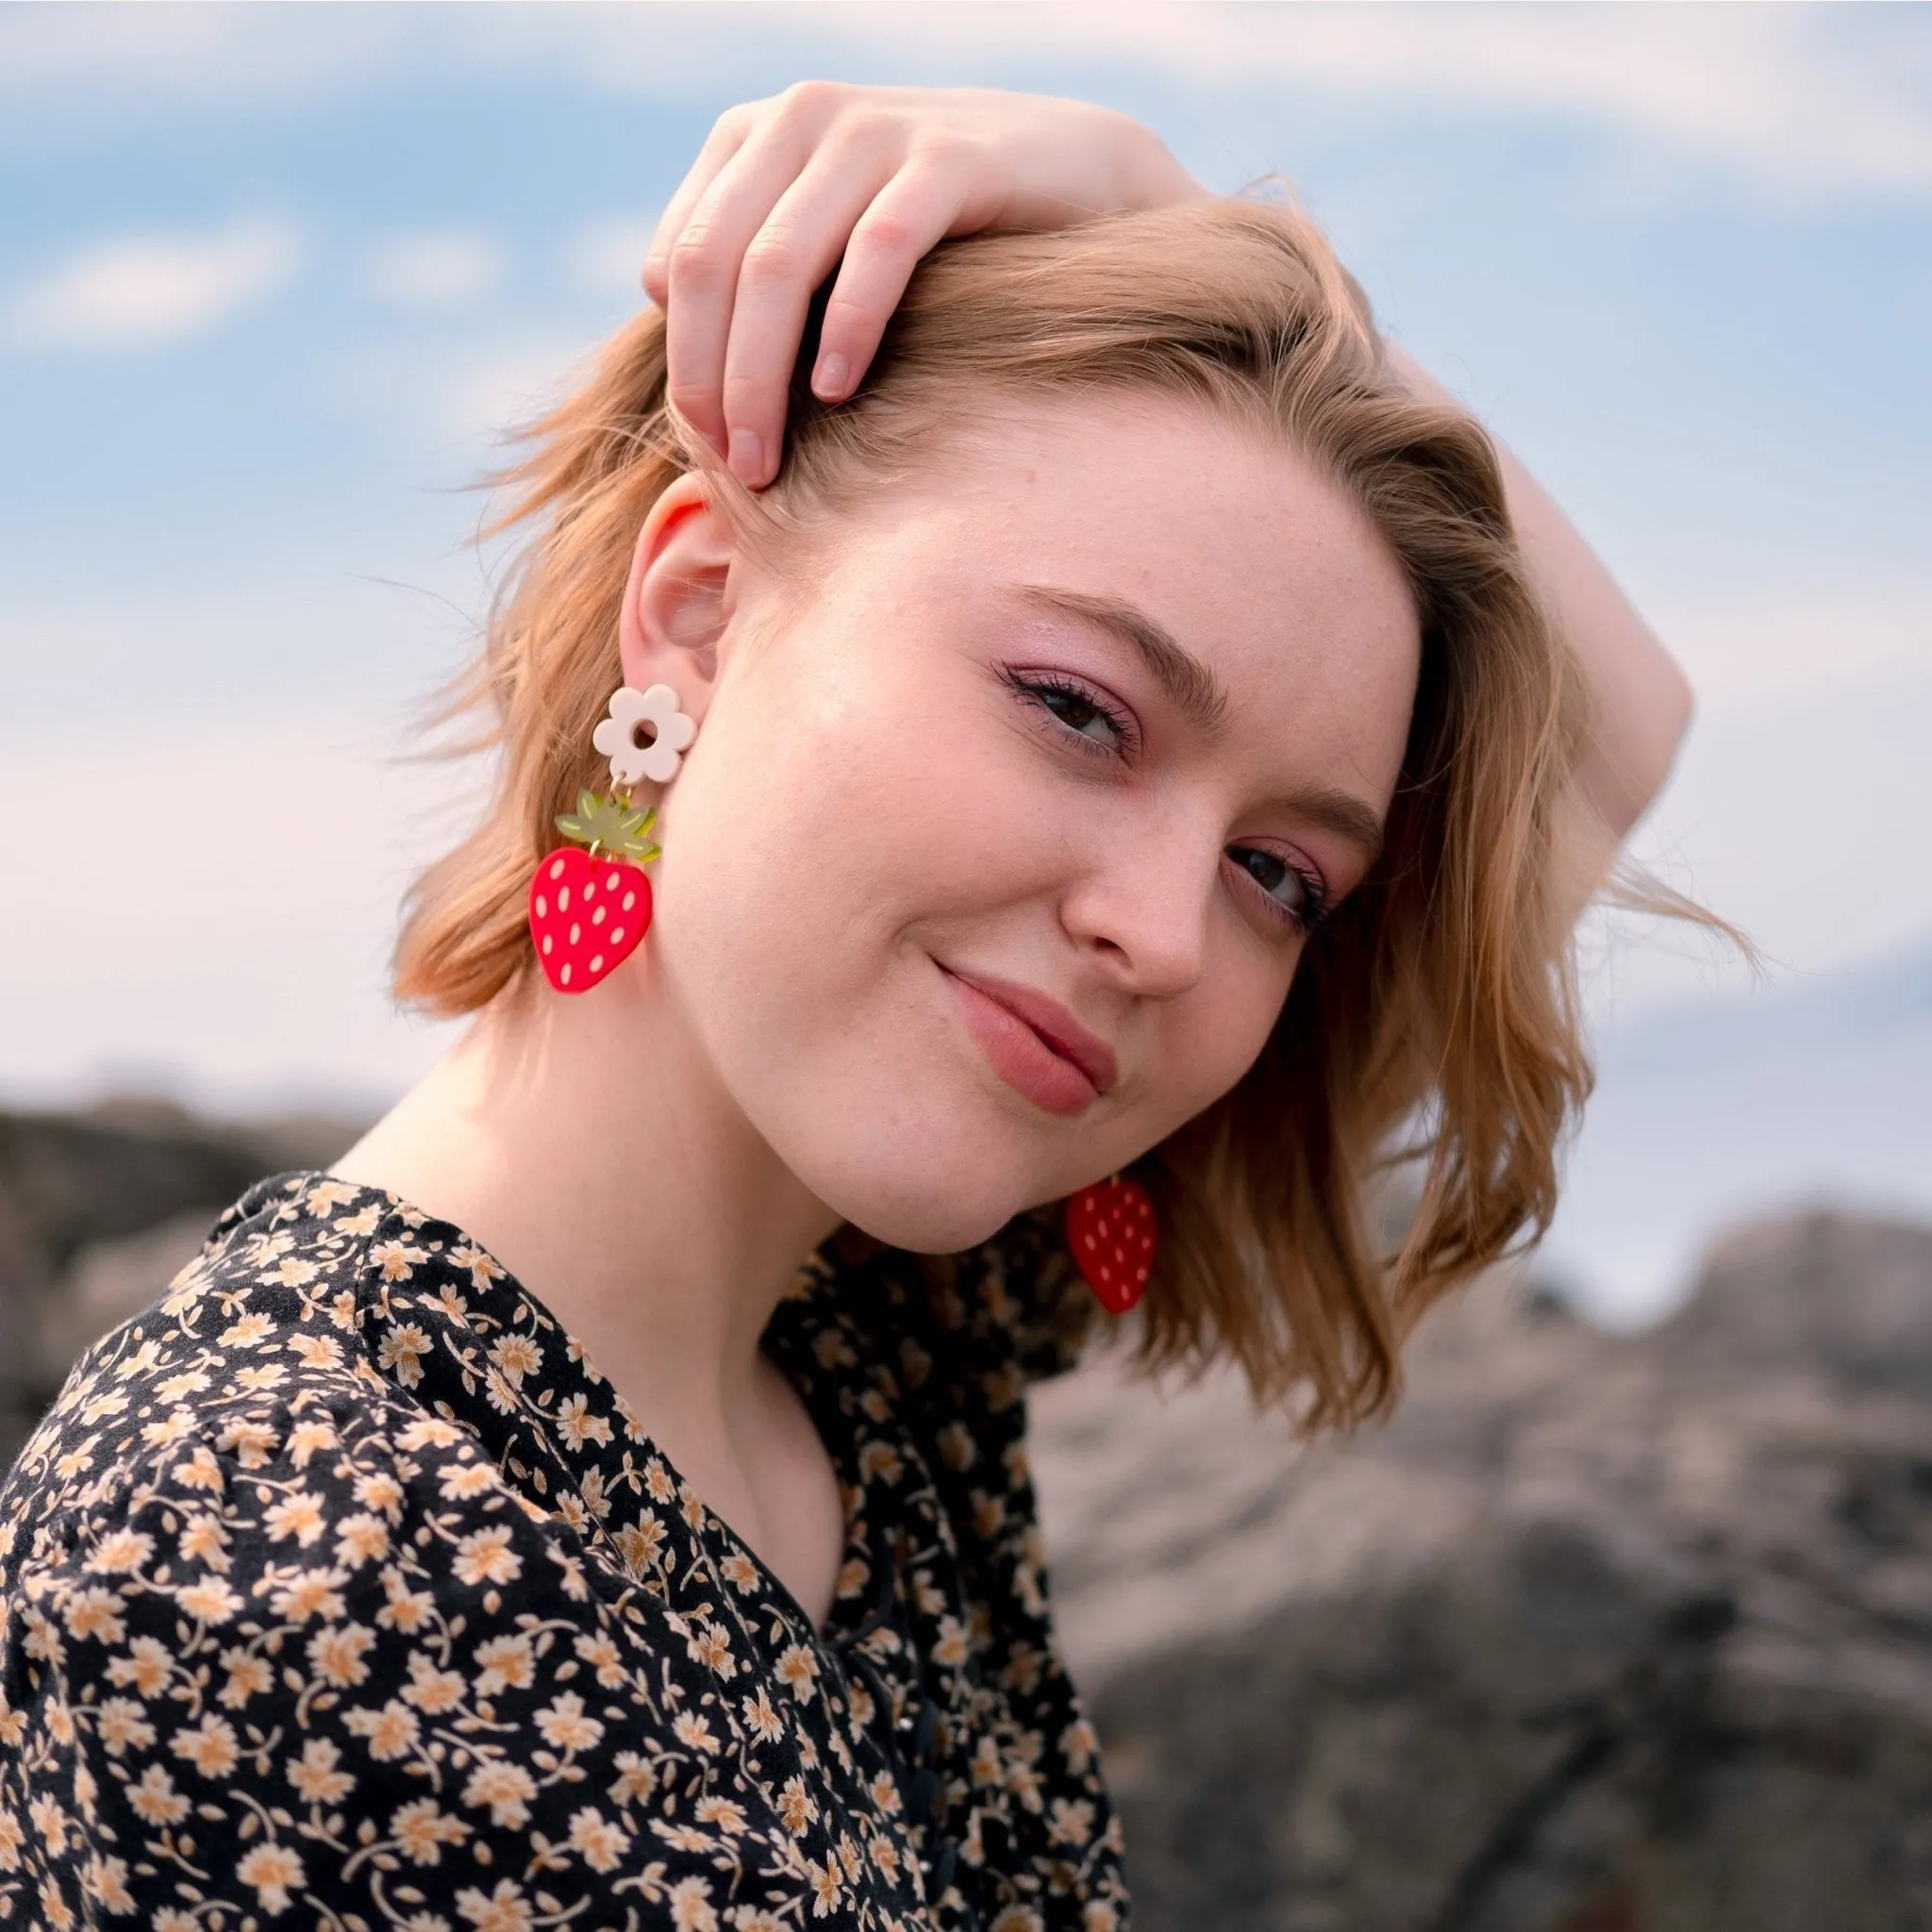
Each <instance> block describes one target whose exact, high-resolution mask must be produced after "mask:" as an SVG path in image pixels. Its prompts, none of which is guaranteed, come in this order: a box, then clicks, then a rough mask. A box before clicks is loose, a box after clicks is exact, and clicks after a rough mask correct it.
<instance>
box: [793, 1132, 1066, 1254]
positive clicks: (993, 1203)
mask: <svg viewBox="0 0 1932 1932" xmlns="http://www.w3.org/2000/svg"><path fill="white" fill-rule="evenodd" d="M920 1138H922V1139H923V1138H924V1137H920ZM886 1139H887V1141H888V1142H889V1144H886V1145H879V1144H877V1143H873V1144H871V1145H854V1144H849V1143H848V1144H847V1145H846V1146H845V1147H842V1148H840V1149H837V1150H833V1149H829V1148H827V1147H825V1146H824V1142H823V1140H821V1142H820V1144H819V1145H818V1146H817V1147H815V1148H814V1149H813V1150H812V1153H811V1155H810V1156H808V1157H807V1158H804V1159H803V1160H801V1161H800V1162H799V1163H797V1164H796V1165H794V1166H793V1167H792V1172H793V1173H794V1174H797V1175H798V1177H799V1179H800V1180H802V1181H803V1182H804V1183H805V1184H806V1186H807V1187H808V1188H809V1189H810V1190H811V1191H812V1192H813V1193H814V1194H816V1195H817V1196H818V1198H819V1199H820V1200H822V1201H823V1202H824V1204H825V1206H826V1207H827V1208H831V1209H832V1211H833V1212H834V1213H836V1214H838V1215H839V1216H840V1217H841V1219H842V1220H845V1221H848V1222H850V1223H851V1224H852V1225H853V1226H855V1227H857V1228H858V1229H859V1230H860V1231H861V1232H863V1233H865V1234H869V1235H870V1236H872V1238H873V1239H874V1241H884V1242H885V1243H886V1244H887V1245H888V1246H889V1247H894V1248H906V1249H908V1250H909V1251H910V1252H912V1253H913V1254H918V1255H953V1254H958V1253H959V1252H960V1251H961V1250H962V1249H965V1248H971V1247H976V1246H977V1245H978V1244H979V1243H980V1242H981V1241H989V1240H991V1238H992V1236H994V1235H996V1234H997V1233H998V1232H999V1231H1000V1229H1001V1228H1003V1227H1004V1226H1005V1225H1006V1224H1007V1223H1008V1222H1009V1221H1010V1220H1012V1218H1013V1217H1014V1215H1016V1214H1018V1213H1021V1212H1023V1211H1024V1209H1025V1208H1030V1207H1033V1206H1034V1205H1035V1204H1036V1203H1038V1202H1040V1201H1041V1200H1045V1199H1048V1198H1050V1197H1051V1194H1052V1191H1053V1190H1052V1188H1051V1186H1050V1184H1048V1183H1046V1182H1044V1181H1042V1180H1041V1178H1040V1177H1039V1176H1038V1175H1037V1174H1030V1173H1027V1172H1024V1171H1023V1167H1022V1164H1021V1163H1020V1162H1017V1161H1016V1160H1015V1159H1014V1158H1012V1155H1011V1153H1010V1151H1008V1152H1007V1153H1005V1154H1004V1155H1002V1154H1001V1153H998V1152H995V1151H992V1150H990V1149H987V1148H985V1147H984V1146H981V1147H979V1148H976V1149H974V1150H972V1151H968V1150H967V1149H965V1148H961V1147H958V1146H950V1147H949V1146H946V1145H943V1144H938V1145H935V1144H932V1143H931V1142H930V1141H928V1143H927V1144H926V1145H925V1146H924V1147H920V1146H917V1145H912V1146H908V1144H907V1140H906V1138H905V1137H896V1136H889V1137H886ZM828 1156H829V1157H830V1158H827V1157H828Z"/></svg>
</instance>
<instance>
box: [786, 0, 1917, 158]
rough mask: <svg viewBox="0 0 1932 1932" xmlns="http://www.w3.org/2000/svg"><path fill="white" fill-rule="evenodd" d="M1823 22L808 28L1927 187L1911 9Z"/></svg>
mask: <svg viewBox="0 0 1932 1932" xmlns="http://www.w3.org/2000/svg"><path fill="white" fill-rule="evenodd" d="M1841 11H1842V9H1838V8H1832V7H1828V6H1825V7H1816V6H1814V7H1628V6H1624V7H1616V6H1595V7H1575V6H1572V7H1524V6H1513V5H1512V6H1459V5H1428V4H1424V5H1412V6H1309V7H1304V6H1272V5H1188V4H1172V0H1167V4H1153V0H1150V4H1142V5H1137V6H1129V7H1120V6H1112V5H1091V4H1054V0H1031V4H1028V5H1025V6H1024V7H1016V8H1005V7H1000V8H976V7H925V6H907V7H896V8H874V7H864V6H833V7H827V8H824V10H823V14H822V18H823V19H824V22H825V24H826V25H840V24H842V25H845V26H846V28H847V30H848V31H849V32H851V33H853V34H854V35H855V36H857V35H858V34H861V33H863V34H866V35H868V36H872V37H874V38H877V37H884V38H887V39H890V40H891V41H895V42H898V43H899V44H901V45H902V46H905V45H909V46H915V47H919V48H921V49H924V50H925V51H927V52H929V53H931V54H934V55H945V56H949V57H951V58H955V59H956V60H957V59H959V58H970V57H972V56H973V55H974V54H978V53H984V52H986V51H990V50H991V49H993V48H998V49H1000V50H1002V51H1009V52H1011V51H1019V50H1021V49H1023V48H1024V49H1025V50H1026V51H1028V52H1032V53H1036V54H1053V55H1058V56H1073V57H1085V58H1106V59H1108V60H1109V61H1118V60H1121V59H1127V60H1132V61H1135V62H1137V63H1140V64H1144V65H1146V66H1148V67H1150V68H1154V69H1157V70H1158V71H1159V72H1161V73H1163V74H1166V75H1172V76H1174V77H1175V78H1186V79H1189V80H1192V81H1196V82H1204V83H1208V84H1210V85H1213V86H1217V87H1249V88H1251V87H1254V86H1256V85H1266V84H1267V83H1269V82H1271V81H1273V82H1280V83H1285V84H1288V85H1302V86H1314V87H1321V88H1324V89H1333V90H1339V91H1341V92H1345V93H1347V94H1350V95H1354V96H1356V97H1358V98H1367V97H1374V96H1382V97H1385V98H1391V97H1392V98H1396V99H1412V100H1424V101H1440V102H1443V103H1446V104H1450V105H1457V104H1465V105H1473V106H1478V107H1486V108H1515V109H1524V110H1529V111H1532V112H1539V113H1552V114H1577V113H1580V114H1584V115H1587V116H1589V117H1591V118H1592V119H1594V120H1596V121H1598V122H1600V123H1603V124H1605V125H1610V126H1621V127H1623V128H1624V130H1625V131H1626V132H1628V133H1631V134H1635V135H1638V136H1641V137H1645V138H1648V139H1652V140H1657V141H1661V142H1666V143H1668V144H1670V145H1672V146H1674V147H1678V148H1683V149H1690V150H1693V151H1697V152H1700V153H1702V154H1704V155H1706V156H1707V157H1709V158H1712V159H1716V160H1720V161H1724V162H1726V163H1729V164H1731V165H1733V166H1736V167H1739V168H1740V169H1742V170H1743V171H1744V172H1746V173H1748V174H1752V175H1759V176H1762V177H1765V178H1768V179H1772V180H1775V181H1778V182H1780V183H1787V184H1789V183H1793V182H1804V183H1807V184H1809V185H1810V186H1812V187H1814V188H1818V187H1828V186H1838V187H1854V186H1857V187H1867V188H1894V189H1899V188H1903V189H1914V190H1921V191H1923V190H1924V189H1927V188H1932V91H1928V89H1927V87H1926V81H1927V78H1928V76H1932V32H1928V31H1927V28H1926V25H1925V21H1924V17H1923V16H1921V17H1920V18H1918V19H1916V20H1915V19H1913V18H1912V17H1911V16H1912V15H1914V14H1916V13H1917V12H1918V9H1916V8H1901V9H1898V12H1899V15H1900V16H1901V17H1900V18H1898V19H1896V20H1894V21H1891V22H1890V23H1887V22H1884V21H1872V20H1870V19H1869V17H1868V19H1867V20H1866V21H1863V22H1859V21H1857V20H1856V19H1855V20H1854V21H1853V22H1852V23H1850V24H1848V23H1847V22H1846V21H1844V20H1843V19H1840V18H1838V17H1836V16H1838V15H1839V14H1840V12H1841ZM1855 11H1856V10H1855Z"/></svg>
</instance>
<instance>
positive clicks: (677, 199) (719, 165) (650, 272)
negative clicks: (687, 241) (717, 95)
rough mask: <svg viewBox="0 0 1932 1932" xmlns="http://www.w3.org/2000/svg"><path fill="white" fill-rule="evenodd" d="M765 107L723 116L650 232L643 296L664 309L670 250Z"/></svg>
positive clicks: (757, 104) (752, 105) (759, 104)
mask: <svg viewBox="0 0 1932 1932" xmlns="http://www.w3.org/2000/svg"><path fill="white" fill-rule="evenodd" d="M764 106H765V103H763V102H761V101H754V102H752V103H750V104H749V105H748V106H746V107H742V108H731V109H729V110H728V111H727V112H725V113H723V114H720V115H719V116H718V118H717V120H716V121H714V122H713V123H712V124H711V131H710V133H709V134H708V135H707V136H706V137H705V144H704V146H703V147H701V148H700V149H699V150H698V158H697V159H696V160H694V161H693V162H692V163H691V166H690V168H689V169H687V170H686V172H685V176H684V179H683V180H682V181H680V182H679V183H678V184H677V192H676V193H675V194H674V195H673V196H672V197H671V199H670V200H669V201H668V202H666V203H665V205H664V212H663V213H662V214H660V215H659V216H658V225H657V226H656V227H655V228H653V229H652V231H651V245H650V248H649V250H648V251H647V253H646V254H645V257H644V272H643V282H644V292H645V293H646V294H647V295H648V296H650V298H651V300H652V301H653V302H655V303H657V305H658V308H663V306H664V303H665V299H666V297H667V295H668V294H669V292H670V276H671V246H672V243H673V242H675V241H676V240H677V238H678V237H679V236H680V235H681V234H683V233H684V229H685V225H686V223H688V222H689V221H690V220H691V210H692V209H693V208H696V207H697V205H698V201H699V199H700V197H701V196H702V195H703V194H704V192H705V191H706V190H707V189H708V188H709V187H710V185H711V183H712V182H714V181H715V180H716V179H717V178H718V176H719V175H721V174H722V173H723V172H724V167H725V165H726V163H728V162H729V161H730V160H731V158H732V157H733V156H735V155H736V154H737V153H738V151H739V149H740V148H741V147H742V146H743V145H744V143H745V142H747V141H749V140H750V139H751V137H752V134H753V132H754V131H755V130H756V128H757V126H758V109H759V108H762V107H764Z"/></svg>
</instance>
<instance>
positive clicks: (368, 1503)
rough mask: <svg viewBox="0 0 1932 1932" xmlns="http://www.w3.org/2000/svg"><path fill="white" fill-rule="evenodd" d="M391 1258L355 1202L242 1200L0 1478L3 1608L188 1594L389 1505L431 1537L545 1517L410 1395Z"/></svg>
mask: <svg viewBox="0 0 1932 1932" xmlns="http://www.w3.org/2000/svg"><path fill="white" fill-rule="evenodd" d="M408 1247H409V1243H408V1228H407V1225H405V1224H403V1222H402V1217H399V1215H398V1213H397V1212H396V1211H395V1210H394V1209H393V1207H392V1204H389V1203H387V1202H386V1201H385V1200H384V1198H383V1197H380V1196H372V1195H371V1194H369V1192H368V1191H366V1190H358V1189H352V1188H348V1187H346V1186H343V1185H342V1184H341V1183H336V1182H332V1181H330V1180H328V1179H327V1178H326V1177H325V1176H321V1175H313V1174H308V1175H283V1176H277V1177H275V1179H273V1180H270V1181H265V1182H262V1183H260V1184H258V1186H257V1187H255V1188H253V1189H251V1190H250V1191H249V1192H248V1193H247V1194H245V1195H244V1196H243V1197H242V1200H241V1201H239V1202H238V1203H236V1205H235V1206H234V1207H233V1208H230V1209H229V1210H228V1211H227V1212H226V1213H225V1215H224V1216H223V1217H222V1219H221V1221H220V1222H218V1223H217V1224H216V1226H215V1228H214V1231H213V1232H212V1233H211V1235H210V1236H209V1239H208V1243H207V1245H206V1246H205V1247H204V1248H203V1250H202V1252H201V1254H200V1255H199V1256H198V1257H196V1258H195V1259H194V1260H193V1261H192V1262H191V1263H190V1264H189V1266H188V1267H187V1268H186V1269H184V1270H183V1271H182V1273H181V1274H179V1275H177V1276H176V1277H175V1281H174V1282H173V1283H172V1284H171V1285H170V1286H169V1289H168V1291H167V1292H166V1293H165V1294H164V1295H163V1296H162V1297H161V1298H160V1299H159V1300H158V1301H157V1302H156V1303H155V1304H154V1306H153V1307H150V1308H148V1309H147V1310H145V1311H144V1312H143V1313H142V1314H141V1315H138V1316H136V1317H134V1318H133V1319H132V1320H131V1321H129V1322H126V1323H125V1324H123V1325H122V1326H121V1327H120V1328H118V1329H116V1330H114V1331H113V1332H112V1333H111V1334H109V1335H108V1336H106V1337H104V1338H103V1339H102V1340H101V1341H99V1342H97V1343H95V1345H94V1346H93V1347H92V1348H91V1349H90V1350H89V1351H88V1352H87V1353H86V1354H85V1355H84V1356H83V1357H81V1359H80V1360H79V1361H78V1362H77V1363H76V1364H75V1369H74V1371H73V1373H72V1374H70V1376H69V1377H68V1380H67V1383H66V1385H65V1387H64V1388H63V1389H62V1391H61V1392H60V1395H59V1397H58V1400H57V1401H56V1402H55V1404H54V1406H53V1407H52V1408H51V1409H50V1410H49V1411H48V1413H47V1415H46V1416H45V1417H44V1418H43V1419H42V1423H41V1424H40V1426H39V1428H38V1429H37V1430H36V1431H35V1433H34V1434H33V1436H32V1437H31V1438H30V1439H29V1440H28V1441H27V1443H26V1445H25V1447H24V1448H23V1450H22V1452H21V1455H20V1457H19V1458H18V1460H17V1461H16V1462H15V1464H14V1466H13V1469H12V1471H11V1472H10V1474H8V1478H7V1480H6V1482H5V1484H4V1486H0V1594H4V1598H5V1600H6V1603H7V1605H8V1607H9V1608H10V1609H14V1610H18V1609H19V1608H20V1607H21V1606H22V1605H23V1603H31V1602H34V1601H39V1600H42V1599H46V1598H48V1597H49V1596H50V1594H52V1595H58V1591H60V1590H61V1589H63V1588H66V1587H68V1585H71V1586H72V1587H73V1588H74V1589H76V1590H80V1591H83V1592H92V1593H93V1596H91V1597H90V1601H92V1600H94V1597H97V1596H98V1595H99V1593H100V1592H101V1591H103V1590H106V1591H109V1592H110V1593H111V1592H112V1591H120V1592H122V1593H124V1594H125V1593H128V1592H136V1593H140V1594H142V1595H147V1594H150V1593H154V1592H159V1593H160V1594H162V1595H170V1594H178V1592H179V1591H181V1590H184V1589H186V1590H190V1591H192V1590H193V1589H194V1588H195V1587H196V1581H197V1580H198V1581H200V1582H202V1583H204V1584H205V1583H207V1581H208V1577H207V1575H205V1574H204V1572H205V1571H206V1569H207V1566H206V1564H204V1563H201V1562H199V1561H198V1560H197V1553H201V1554H205V1553H206V1551H207V1550H208V1549H214V1550H219V1551H220V1552H222V1553H223V1559H222V1561H221V1562H220V1563H218V1564H217V1565H216V1566H215V1570H214V1572H213V1573H209V1574H227V1572H229V1571H230V1570H231V1569H232V1568H233V1567H234V1563H235V1560H236V1558H235V1555H234V1548H235V1545H236V1541H237V1539H238V1538H239V1539H241V1540H242V1541H246V1542H247V1543H249V1545H250V1546H251V1547H256V1546H258V1549H259V1553H260V1557H261V1560H262V1561H263V1562H266V1563H269V1564H271V1565H273V1564H274V1563H275V1562H279V1561H282V1560H284V1559H292V1558H294V1557H298V1556H302V1557H306V1556H307V1555H308V1553H309V1552H312V1551H316V1550H318V1549H320V1550H325V1551H328V1552H330V1553H331V1557H332V1560H339V1561H341V1560H346V1559H348V1558H353V1557H354V1555H355V1553H356V1552H358V1551H360V1550H364V1549H373V1548H375V1546H376V1544H378V1543H380V1542H381V1541H382V1538H381V1537H378V1536H377V1534H376V1525H377V1524H389V1525H391V1527H393V1526H394V1525H396V1524H399V1523H400V1521H401V1519H402V1516H403V1513H404V1511H405V1509H406V1507H407V1508H409V1509H412V1510H413V1511H415V1512H416V1513H417V1514H419V1515H421V1516H422V1518H423V1525H422V1526H423V1527H424V1528H425V1534H426V1535H427V1537H428V1538H429V1539H430V1540H432V1541H433V1540H435V1539H436V1538H438V1537H441V1536H445V1535H446V1536H453V1537H460V1536H461V1535H464V1534H468V1533H469V1531H470V1530H472V1529H474V1528H475V1527H476V1526H477V1525H478V1523H479V1522H481V1521H482V1520H484V1519H494V1518H497V1517H503V1518H505V1519H506V1520H508V1519H509V1518H512V1517H515V1516H518V1515H528V1516H530V1517H531V1518H533V1519H534V1520H537V1521H547V1514H546V1512H545V1511H543V1510H542V1509H541V1508H540V1507H537V1506H536V1505H535V1504H533V1503H531V1502H530V1501H529V1499H528V1498H527V1497H525V1496H524V1495H522V1494H521V1493H520V1492H519V1491H515V1490H513V1489H511V1488H510V1487H509V1486H508V1485H507V1484H505V1483H504V1482H503V1481H502V1480H501V1478H500V1476H499V1474H498V1472H497V1470H496V1468H495V1465H494V1462H493V1460H492V1459H491V1457H489V1456H488V1455H486V1454H485V1453H484V1451H483V1447H482V1444H481V1443H480V1442H479V1441H478V1440H477V1439H476V1438H475V1435H474V1434H473V1433H472V1432H471V1431H469V1430H466V1429H464V1428H462V1427H460V1426H458V1424H455V1423H453V1422H451V1421H450V1420H448V1419H447V1417H445V1416H441V1415H438V1414H436V1413H434V1412H433V1411H432V1410H431V1409H430V1408H429V1407H426V1406H425V1405H424V1404H422V1403H419V1402H417V1401H415V1400H413V1399H412V1398H411V1396H410V1393H409V1390H408V1370H409V1368H410V1367H411V1366H412V1360H411V1351H413V1350H415V1349H417V1348H418V1347H419V1346H420V1347H422V1348H425V1349H426V1348H427V1347H429V1346H430V1338H429V1334H428V1328H427V1325H426V1324H420V1323H419V1324H411V1323H409V1322H408V1321H406V1320H398V1319H395V1317H394V1311H393V1310H392V1309H391V1307H390V1304H389V1301H388V1298H387V1297H386V1295H385V1293H384V1289H385V1286H386V1282H385V1276H386V1274H389V1273H391V1272H393V1271H394V1268H395V1267H397V1266H400V1267H401V1268H402V1269H403V1270H404V1271H405V1272H407V1269H408V1265H409V1264H408V1261H407V1259H405V1258H404V1257H403V1251H406V1250H408ZM415 1258H416V1259H418V1260H420V1259H422V1258H423V1257H421V1256H420V1254H419V1255H417V1256H416V1257H415ZM184 1538H185V1539H187V1543H186V1544H184V1542H183V1539H184ZM103 1548H106V1549H108V1553H109V1554H108V1557H103V1556H102V1554H101V1552H102V1550H103ZM117 1553H118V1554H117ZM347 1567H348V1569H349V1570H350V1571H354V1570H355V1569H356V1568H357V1567H358V1565H357V1563H356V1562H355V1561H353V1560H348V1561H347ZM63 1577H64V1578H65V1579H66V1583H65V1584H63V1583H62V1582H61V1581H59V1579H61V1578H63ZM219 1595H220V1591H219V1590H214V1591H212V1594H211V1595H210V1598H209V1601H213V1600H214V1598H215V1597H218V1596H219Z"/></svg>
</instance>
